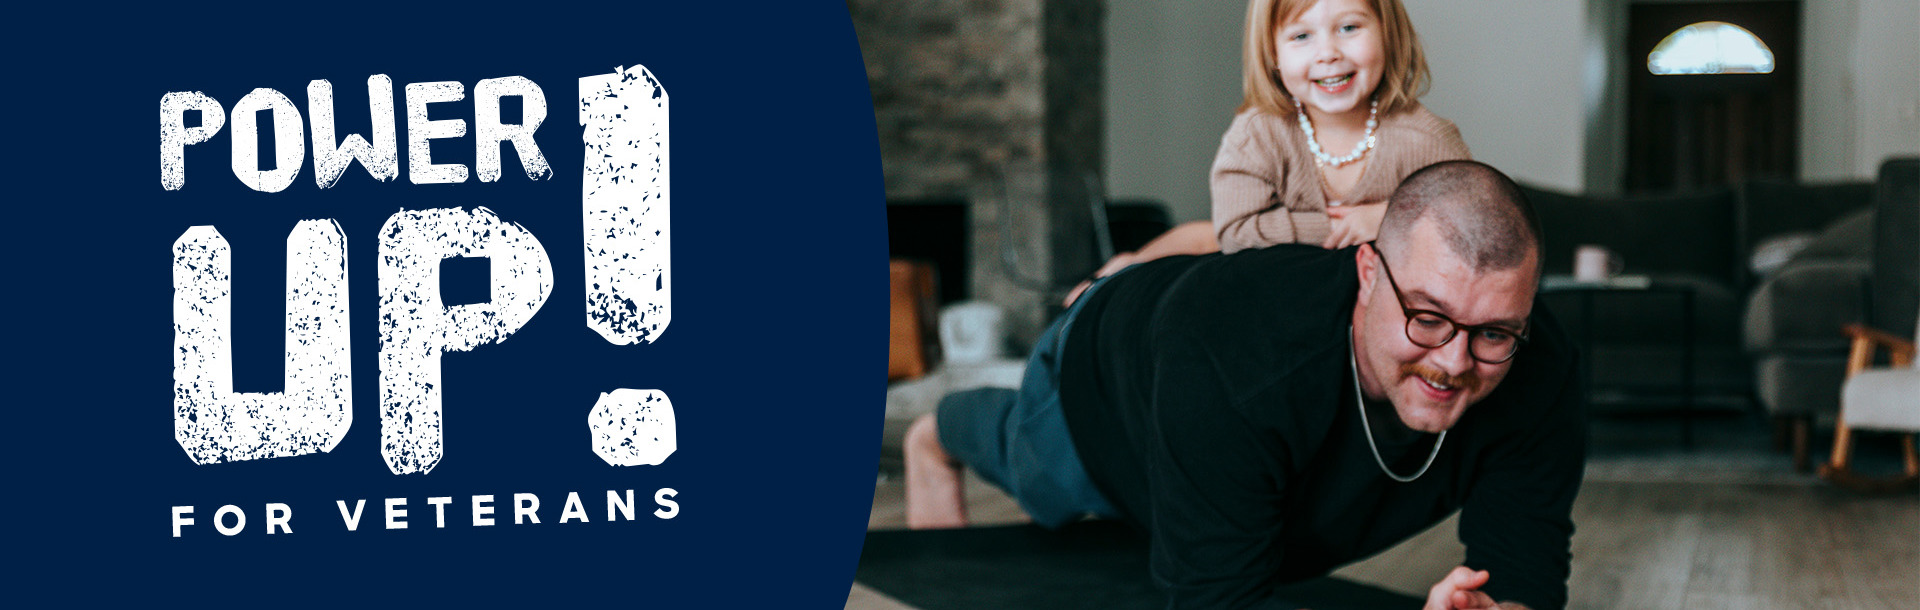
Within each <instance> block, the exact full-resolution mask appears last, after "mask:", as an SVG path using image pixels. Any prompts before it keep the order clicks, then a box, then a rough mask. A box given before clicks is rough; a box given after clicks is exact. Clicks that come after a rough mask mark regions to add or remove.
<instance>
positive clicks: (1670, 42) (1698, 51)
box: [1647, 21, 1773, 74]
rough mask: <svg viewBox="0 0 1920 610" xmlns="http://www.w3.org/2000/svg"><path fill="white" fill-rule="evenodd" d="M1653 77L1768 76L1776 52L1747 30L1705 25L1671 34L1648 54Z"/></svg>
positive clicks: (1716, 23)
mask: <svg viewBox="0 0 1920 610" xmlns="http://www.w3.org/2000/svg"><path fill="white" fill-rule="evenodd" d="M1647 70H1648V71H1650V72H1653V73H1654V74H1768V73H1771V72H1773V51H1772V50H1770V49H1768V48H1767V43H1764V42H1760V38H1759V37H1756V36H1754V35H1753V32H1749V31H1747V29H1746V28H1743V27H1740V26H1737V25H1734V24H1731V23H1727V22H1724V21H1702V22H1700V23H1695V24H1693V25H1689V26H1686V27H1683V28H1680V29H1678V30H1674V31H1673V33H1672V34H1668V35H1667V37H1666V38H1665V39H1662V40H1661V41H1660V44H1657V45H1654V46H1653V52H1652V53H1648V54H1647Z"/></svg>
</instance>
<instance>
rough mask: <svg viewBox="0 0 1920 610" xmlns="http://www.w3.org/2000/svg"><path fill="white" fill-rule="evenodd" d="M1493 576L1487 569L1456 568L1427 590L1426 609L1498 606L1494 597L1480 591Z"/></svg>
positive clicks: (1449, 609)
mask: <svg viewBox="0 0 1920 610" xmlns="http://www.w3.org/2000/svg"><path fill="white" fill-rule="evenodd" d="M1492 577H1493V576H1492V575H1491V574H1488V573H1487V571H1486V570H1470V569H1467V567H1466V566H1460V567H1457V568H1454V569H1453V571H1452V572H1448V573H1447V576H1446V578H1442V579H1440V582H1438V583H1435V584H1434V585H1433V588H1432V589H1428V590H1427V606H1426V610H1465V609H1467V608H1498V607H1500V606H1498V605H1495V603H1494V601H1493V598H1492V597H1488V596H1487V594H1485V593H1481V592H1480V591H1479V589H1480V587H1484V586H1486V585H1487V580H1489V579H1491V578H1492Z"/></svg>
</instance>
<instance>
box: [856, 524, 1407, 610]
mask: <svg viewBox="0 0 1920 610" xmlns="http://www.w3.org/2000/svg"><path fill="white" fill-rule="evenodd" d="M854 578H855V580H857V581H859V582H860V583H861V584H864V585H866V586H868V587H871V588H873V589H875V590H877V591H880V592H881V593H885V594H887V595H888V596H890V597H893V598H894V599H898V600H900V601H902V602H905V603H907V604H908V605H911V606H914V607H916V608H920V609H921V610H974V609H978V608H1006V609H1009V610H1017V609H1020V608H1039V609H1045V610H1062V609H1066V608H1103V609H1105V608H1111V609H1114V610H1129V609H1134V608H1138V609H1142V610H1145V609H1150V608H1163V607H1165V606H1166V597H1165V596H1164V595H1162V594H1161V593H1160V592H1159V591H1158V590H1156V589H1155V588H1154V586H1153V581H1152V580H1151V579H1150V578H1149V577H1148V576H1147V540H1146V538H1145V537H1144V536H1143V535H1142V534H1141V533H1140V532H1139V531H1138V530H1136V529H1134V528H1133V527H1131V526H1128V525H1126V524H1124V523H1122V522H1118V521H1082V522H1079V523H1074V524H1071V525H1068V526H1067V527H1064V528H1061V529H1059V530H1058V531H1047V530H1045V529H1042V528H1040V527H1039V526H1034V525H1013V526H1003V527H980V528H967V529H957V530H928V531H908V530H898V531H875V532H868V533H867V540H866V546H865V547H864V548H863V549H862V551H861V553H860V568H859V571H858V572H857V573H856V574H855V577H854ZM1281 597H1282V598H1284V599H1286V600H1287V601H1289V602H1293V603H1297V604H1300V605H1302V606H1304V607H1310V608H1316V609H1322V610H1338V609H1341V608H1418V607H1420V604H1422V603H1424V601H1425V600H1422V599H1419V598H1416V597H1411V596H1407V595H1403V594H1400V593H1395V592H1392V591H1388V590H1386V589H1382V588H1379V587H1375V586H1371V585H1363V584H1359V583H1355V582H1352V581H1348V580H1343V579H1340V578H1334V577H1325V578H1317V579H1313V580H1309V581H1305V582H1300V583H1294V584H1290V585H1285V586H1284V587H1283V588H1282V595H1281Z"/></svg>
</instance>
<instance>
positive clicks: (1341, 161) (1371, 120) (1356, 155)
mask: <svg viewBox="0 0 1920 610" xmlns="http://www.w3.org/2000/svg"><path fill="white" fill-rule="evenodd" d="M1293 116H1295V117H1297V118H1299V119H1300V131H1302V132H1305V133H1306V134H1307V151H1308V152H1311V153H1313V158H1315V159H1318V160H1319V161H1320V163H1321V164H1324V165H1331V166H1334V167H1340V166H1342V165H1346V164H1348V163H1352V162H1354V161H1358V160H1359V159H1360V157H1361V156H1363V155H1365V154H1367V151H1369V150H1373V146H1374V144H1375V143H1376V142H1377V140H1375V138H1374V135H1373V128H1374V127H1376V126H1379V124H1380V123H1379V121H1377V120H1376V119H1378V118H1379V117H1380V100H1378V99H1375V100H1373V102H1372V103H1371V105H1370V106H1369V107H1368V108H1367V132H1366V134H1365V135H1362V136H1361V137H1360V141H1359V142H1355V143H1353V152H1350V153H1347V156H1345V157H1335V156H1332V155H1329V154H1327V153H1325V152H1322V151H1321V150H1320V141H1319V140H1316V139H1314V138H1313V120H1312V119H1309V118H1307V108H1306V106H1303V105H1301V104H1300V102H1299V100H1295V101H1294V102H1293Z"/></svg>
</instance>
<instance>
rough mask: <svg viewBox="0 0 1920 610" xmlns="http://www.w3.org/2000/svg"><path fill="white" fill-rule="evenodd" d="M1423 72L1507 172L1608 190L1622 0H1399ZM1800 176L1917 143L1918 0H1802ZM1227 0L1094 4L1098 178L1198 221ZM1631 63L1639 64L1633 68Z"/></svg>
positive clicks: (1864, 174) (1220, 80)
mask: <svg viewBox="0 0 1920 610" xmlns="http://www.w3.org/2000/svg"><path fill="white" fill-rule="evenodd" d="M1405 1H1406V4H1407V10H1408V11H1409V12H1410V13H1411V14H1412V16H1413V22H1414V27H1415V29H1416V30H1418V31H1419V33H1420V36H1421V38H1422V41H1423V43H1424V45H1425V48H1426V51H1427V56H1428V63H1429V65H1430V66H1431V67H1432V69H1433V76H1434V85H1433V89H1432V91H1431V92H1430V93H1429V94H1428V95H1427V96H1426V98H1424V99H1423V101H1424V102H1425V103H1426V104H1427V106H1428V107H1429V108H1431V109H1432V110H1433V111H1434V112H1435V113H1437V114H1439V115H1440V116H1443V117H1446V118H1448V119H1451V120H1453V122H1454V123H1455V124H1457V125H1459V126H1460V132H1461V135H1462V136H1463V137H1465V138H1466V140H1467V144H1468V146H1470V147H1472V149H1473V153H1474V156H1475V157H1476V158H1478V159H1480V160H1483V161H1487V162H1489V163H1492V164H1493V165H1495V166H1496V167H1499V168H1501V169H1503V170H1505V171H1507V172H1508V173H1509V174H1511V175H1513V176H1514V177H1515V178H1517V179H1519V180H1522V181H1525V182H1529V183H1532V184H1537V185H1541V186H1546V187H1550V188H1555V189H1560V190H1567V191H1575V192H1588V191H1593V192H1611V191H1614V190H1617V185H1618V180H1619V175H1620V174H1619V171H1620V166H1621V165H1623V164H1624V156H1625V154H1626V153H1625V125H1624V118H1623V115H1624V113H1625V112H1624V107H1623V106H1624V103H1625V96H1624V93H1623V92H1622V91H1621V89H1622V87H1621V86H1620V84H1619V83H1620V82H1621V81H1622V79H1624V74H1625V70H1627V69H1631V68H1635V67H1638V66H1627V65H1625V64H1626V61H1625V59H1624V58H1620V57H1619V48H1620V47H1621V46H1622V44H1623V42H1622V41H1623V40H1624V38H1625V36H1626V30H1625V19H1624V14H1625V11H1626V9H1625V6H1626V4H1627V0H1585V1H1574V0H1554V1H1539V0H1532V1H1529V0H1474V1H1471V2H1461V1H1448V0H1405ZM1802 7H1803V10H1804V17H1803V21H1802V30H1803V32H1805V34H1804V40H1803V41H1802V42H1803V45H1804V47H1803V50H1802V57H1803V62H1802V65H1803V73H1802V80H1801V87H1802V104H1801V113H1802V116H1801V138H1800V139H1801V157H1800V166H1801V176H1802V178H1803V179H1806V180H1834V179H1850V178H1865V179H1870V178H1872V177H1873V176H1874V174H1875V172H1876V170H1877V169H1878V167H1879V163H1880V160H1881V159H1883V158H1885V157H1886V156H1888V155H1893V154H1909V155H1911V154H1920V2H1916V1H1915V0H1808V1H1806V2H1803V3H1802ZM1244 12H1245V3H1242V2H1231V1H1228V2H1188V3H1176V2H1173V1H1171V0H1117V1H1114V2H1111V3H1109V5H1108V23H1107V36H1108V46H1107V49H1108V56H1107V83H1108V90H1107V112H1108V122H1107V130H1106V131H1107V150H1106V156H1107V184H1108V189H1109V191H1110V194H1112V195H1113V196H1115V197H1152V198H1156V199H1160V200H1163V201H1166V202H1167V203H1168V204H1169V206H1170V207H1171V209H1172V210H1173V213H1174V216H1175V217H1176V220H1191V219H1200V218H1206V217H1207V212H1208V193H1207V168H1208V167H1209V166H1210V165H1211V163H1212V160H1213V154H1214V152H1215V151H1216V149H1217V148H1218V147H1219V143H1220V134H1221V132H1222V131H1224V130H1225V129H1226V125H1227V122H1228V121H1229V120H1230V119H1231V116H1232V112H1233V108H1234V107H1235V106H1236V105H1238V102H1239V99H1240V80H1239V74H1240V59H1239V48H1240V28H1241V20H1242V19H1243V18H1244ZM1641 69H1644V68H1641Z"/></svg>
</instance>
